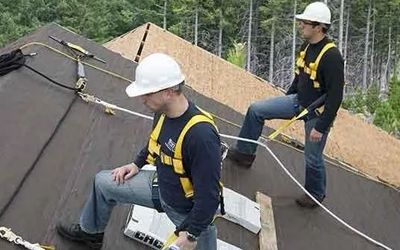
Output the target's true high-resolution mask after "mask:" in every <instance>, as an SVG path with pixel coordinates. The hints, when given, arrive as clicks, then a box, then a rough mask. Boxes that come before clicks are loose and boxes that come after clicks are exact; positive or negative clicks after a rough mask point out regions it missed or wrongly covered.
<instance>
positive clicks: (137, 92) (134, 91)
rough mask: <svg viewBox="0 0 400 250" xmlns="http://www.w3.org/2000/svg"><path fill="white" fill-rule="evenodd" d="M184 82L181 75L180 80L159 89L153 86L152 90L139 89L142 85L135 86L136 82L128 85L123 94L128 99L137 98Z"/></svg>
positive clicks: (147, 88) (146, 88)
mask: <svg viewBox="0 0 400 250" xmlns="http://www.w3.org/2000/svg"><path fill="white" fill-rule="evenodd" d="M184 80H185V77H184V76H183V75H182V77H181V79H178V80H176V81H173V82H170V83H169V84H166V85H165V86H163V87H162V88H160V86H154V87H152V88H149V87H148V86H146V87H141V86H143V85H142V84H137V83H136V82H132V83H131V84H129V85H128V87H126V89H125V92H126V94H127V95H128V96H129V97H137V96H142V95H147V94H151V93H155V92H158V91H161V90H164V89H168V88H171V87H173V86H176V85H178V84H180V83H182V82H183V81H184Z"/></svg>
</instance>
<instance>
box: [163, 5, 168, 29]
mask: <svg viewBox="0 0 400 250" xmlns="http://www.w3.org/2000/svg"><path fill="white" fill-rule="evenodd" d="M167 1H168V0H164V22H163V29H164V30H166V29H167Z"/></svg>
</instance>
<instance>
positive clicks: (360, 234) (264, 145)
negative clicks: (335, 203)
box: [81, 94, 392, 250]
mask: <svg viewBox="0 0 400 250" xmlns="http://www.w3.org/2000/svg"><path fill="white" fill-rule="evenodd" d="M81 97H82V94H81ZM82 99H84V97H82ZM95 99H96V100H95V101H93V100H87V99H86V100H85V99H84V100H85V101H92V102H95V103H98V104H100V105H103V106H105V107H106V108H112V109H117V110H120V111H123V112H127V113H129V114H132V115H137V116H140V117H143V118H145V119H149V120H153V117H151V116H147V115H144V114H141V113H138V112H134V111H131V110H128V109H124V108H120V107H118V106H116V105H114V104H110V103H107V102H104V101H102V100H100V99H99V98H97V97H95ZM220 136H221V137H224V138H228V139H234V140H239V141H244V142H250V143H255V144H257V145H260V146H261V147H263V148H265V149H266V150H267V151H268V152H269V153H270V154H271V156H272V157H273V158H274V159H275V160H276V162H278V165H279V166H280V167H281V168H282V170H283V171H284V172H285V173H286V174H287V175H288V176H289V177H290V179H292V181H293V182H294V183H296V185H297V186H299V187H300V188H301V189H302V190H303V191H304V193H306V194H307V195H308V196H309V197H310V198H311V199H312V200H313V201H314V202H315V203H317V204H318V205H319V206H320V207H321V208H322V209H324V210H325V211H326V212H327V213H328V214H329V215H331V216H332V217H333V218H334V219H336V220H337V221H338V222H340V223H341V224H342V225H344V226H345V227H347V228H348V229H350V230H351V231H353V232H354V233H356V234H358V235H359V236H361V237H363V238H365V239H366V240H368V241H370V242H372V243H374V244H375V245H377V246H380V247H382V248H384V249H386V250H392V248H390V247H388V246H386V245H384V244H383V243H381V242H379V241H377V240H374V239H373V238H371V237H369V236H368V235H366V234H364V233H362V232H361V231H359V230H357V229H356V228H354V227H352V226H351V225H349V224H348V223H347V222H345V221H344V220H342V219H341V218H339V217H338V216H337V215H335V214H334V213H333V212H331V211H330V210H329V209H328V208H326V207H325V206H324V205H322V204H321V203H320V202H319V201H318V200H317V199H316V198H314V196H313V195H311V194H310V193H309V192H308V191H307V190H306V189H305V188H304V187H303V185H301V183H300V182H299V181H298V180H296V178H294V177H293V175H292V174H291V173H290V172H289V170H287V169H286V168H285V166H284V165H283V163H282V162H281V161H280V160H279V159H278V157H277V156H276V155H275V154H274V153H273V152H272V150H271V149H270V148H269V147H268V146H267V145H266V144H264V143H262V142H259V141H255V140H251V139H247V138H242V137H237V136H232V135H226V134H221V133H220Z"/></svg>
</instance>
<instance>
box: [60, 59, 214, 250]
mask: <svg viewBox="0 0 400 250" xmlns="http://www.w3.org/2000/svg"><path fill="white" fill-rule="evenodd" d="M184 80H185V78H184V75H183V74H182V72H181V69H180V67H179V65H178V64H177V62H176V61H175V60H174V59H173V58H171V57H169V56H167V55H165V54H161V53H156V54H152V55H149V56H148V57H146V58H145V59H143V61H142V62H140V63H139V66H138V67H137V69H136V77H135V82H134V83H132V84H130V85H129V86H128V87H127V89H126V93H127V94H128V96H130V97H135V96H141V99H142V100H143V103H144V105H145V106H147V107H148V108H149V109H151V110H152V111H153V112H154V113H155V117H154V123H153V130H152V132H151V135H150V138H149V141H148V143H147V145H146V146H145V147H144V148H143V150H142V151H141V152H140V153H139V154H138V155H137V157H136V159H135V160H134V162H132V163H129V164H127V165H124V166H121V167H118V168H116V169H114V170H112V171H110V170H106V171H101V172H99V173H98V174H97V175H96V178H95V180H94V183H93V187H92V192H91V194H90V197H89V199H88V200H87V201H86V204H85V206H84V208H83V211H82V213H81V216H80V221H79V224H66V223H60V224H59V225H58V226H57V230H58V232H59V234H61V235H62V236H64V237H66V238H68V239H70V240H75V241H79V242H82V243H85V244H87V245H88V246H89V247H92V248H101V245H102V241H103V235H104V231H105V229H106V226H107V223H108V220H109V218H110V214H111V210H112V209H113V207H114V206H115V205H116V204H118V203H131V204H137V205H142V206H147V207H151V208H154V207H156V205H157V204H156V202H154V203H153V200H152V181H153V178H154V172H153V171H146V170H141V168H142V167H143V166H144V165H145V164H148V163H150V164H154V165H155V166H156V167H157V176H158V185H159V199H160V202H161V207H162V209H163V210H164V211H165V212H166V214H167V215H168V217H169V218H170V219H171V221H172V222H173V223H174V224H175V225H176V226H177V231H176V232H177V233H178V238H177V240H176V241H175V242H174V244H175V245H176V246H178V247H180V249H181V250H192V249H195V248H196V249H199V250H214V249H215V250H216V249H217V232H216V228H215V226H214V225H213V223H212V221H213V218H214V215H215V213H216V210H217V208H218V205H219V203H220V202H221V197H220V184H219V180H220V172H221V154H220V138H219V135H218V132H217V128H216V126H215V124H214V121H213V119H212V117H211V116H210V115H209V114H208V113H207V112H205V111H202V110H200V109H199V108H197V107H196V106H195V105H194V104H193V103H192V102H190V101H188V99H187V98H186V97H185V96H184V94H183V93H182V87H183V84H184Z"/></svg>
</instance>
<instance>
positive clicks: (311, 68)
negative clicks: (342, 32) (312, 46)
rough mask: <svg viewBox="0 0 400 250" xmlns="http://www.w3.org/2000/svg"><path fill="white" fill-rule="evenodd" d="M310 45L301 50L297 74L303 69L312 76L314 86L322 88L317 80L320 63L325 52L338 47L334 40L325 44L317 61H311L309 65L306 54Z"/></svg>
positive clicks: (297, 63)
mask: <svg viewBox="0 0 400 250" xmlns="http://www.w3.org/2000/svg"><path fill="white" fill-rule="evenodd" d="M308 47H309V44H308V45H307V46H306V47H305V49H304V50H303V51H301V52H300V56H299V58H297V61H296V66H297V69H296V74H297V75H298V74H300V69H303V71H304V73H306V74H308V75H309V76H310V79H311V80H312V81H313V87H314V88H320V87H321V85H320V83H319V82H318V81H317V71H318V66H319V63H320V61H321V59H322V57H323V56H324V54H325V53H326V52H327V51H328V50H329V49H331V48H334V47H336V45H335V44H334V43H332V42H330V43H327V44H325V46H324V47H323V48H322V50H321V51H320V52H319V54H318V56H317V59H316V60H315V62H311V63H309V65H308V66H307V65H306V62H305V56H306V53H307V49H308Z"/></svg>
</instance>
